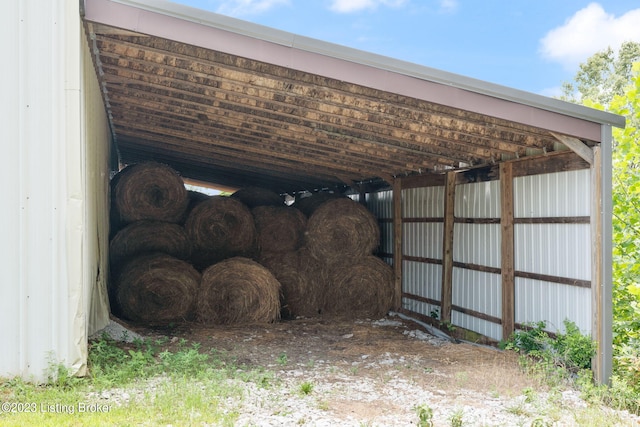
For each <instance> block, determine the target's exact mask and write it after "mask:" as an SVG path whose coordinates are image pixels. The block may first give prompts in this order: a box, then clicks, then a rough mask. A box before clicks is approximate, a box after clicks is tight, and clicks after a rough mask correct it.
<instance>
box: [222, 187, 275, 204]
mask: <svg viewBox="0 0 640 427" xmlns="http://www.w3.org/2000/svg"><path fill="white" fill-rule="evenodd" d="M231 197H233V198H234V199H238V200H240V201H241V202H242V203H244V204H245V205H247V207H249V209H253V208H255V207H256V206H283V205H284V198H283V197H282V196H280V195H279V194H278V193H276V192H274V191H271V190H267V189H266V188H259V187H245V188H241V189H239V190H238V191H236V192H235V193H233V194H232V195H231Z"/></svg>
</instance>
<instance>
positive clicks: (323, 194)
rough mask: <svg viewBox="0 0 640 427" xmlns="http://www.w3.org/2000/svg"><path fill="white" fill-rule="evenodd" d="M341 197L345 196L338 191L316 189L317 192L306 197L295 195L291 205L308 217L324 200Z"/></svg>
mask: <svg viewBox="0 0 640 427" xmlns="http://www.w3.org/2000/svg"><path fill="white" fill-rule="evenodd" d="M343 198H346V196H344V195H342V194H340V193H331V192H329V191H318V192H317V193H313V194H312V195H311V196H308V197H302V198H299V197H296V201H295V203H294V204H293V205H292V206H293V207H295V208H297V209H299V210H300V211H301V212H302V213H303V214H305V215H306V216H307V217H310V216H311V215H312V214H313V213H314V212H315V211H316V209H318V208H319V207H320V206H321V205H322V204H323V203H324V202H328V201H329V200H335V199H343Z"/></svg>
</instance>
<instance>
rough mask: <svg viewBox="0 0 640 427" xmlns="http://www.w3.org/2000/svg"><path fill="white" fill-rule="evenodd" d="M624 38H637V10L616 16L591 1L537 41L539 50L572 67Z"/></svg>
mask: <svg viewBox="0 0 640 427" xmlns="http://www.w3.org/2000/svg"><path fill="white" fill-rule="evenodd" d="M625 41H640V9H634V10H630V11H628V12H627V13H625V14H624V15H621V16H618V17H616V16H614V15H612V14H609V13H607V12H605V10H604V9H603V8H602V6H601V5H600V4H598V3H591V4H589V5H588V6H587V7H585V8H584V9H581V10H579V11H578V12H576V13H575V15H573V16H572V17H571V18H569V19H567V20H566V21H565V23H564V24H563V25H561V26H560V27H557V28H554V29H553V30H551V31H549V32H548V33H547V34H546V35H545V36H544V37H543V38H542V40H540V52H541V54H542V55H543V56H544V57H545V58H548V59H550V60H552V61H556V62H559V63H561V64H562V65H563V66H564V67H565V68H567V69H569V70H573V69H575V68H576V67H577V66H578V65H579V64H580V63H581V62H584V61H585V60H586V59H587V58H589V57H590V56H591V55H593V54H594V53H596V52H599V51H601V50H603V49H606V48H607V47H609V46H610V47H612V48H613V49H617V48H618V47H620V45H621V44H622V43H623V42H625Z"/></svg>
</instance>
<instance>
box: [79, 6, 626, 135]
mask: <svg viewBox="0 0 640 427" xmlns="http://www.w3.org/2000/svg"><path fill="white" fill-rule="evenodd" d="M87 1H91V0H81V10H84V7H83V6H84V3H86V2H87ZM110 1H112V2H115V3H121V4H123V5H128V6H131V7H136V8H139V9H144V10H147V11H150V12H155V13H159V14H162V15H167V16H171V17H174V18H179V19H183V20H186V21H190V22H194V23H197V24H200V25H204V26H208V27H212V28H215V29H218V30H223V31H229V32H232V33H235V34H238V35H241V36H246V37H251V38H255V39H258V40H262V41H266V42H269V43H275V44H279V45H283V46H287V47H291V48H294V49H298V50H301V51H306V52H310V53H314V54H320V55H324V56H328V57H332V58H335V59H338V60H344V61H349V62H353V63H357V64H361V65H366V66H370V67H373V68H377V69H381V70H385V71H389V72H393V73H397V74H402V75H406V76H409V77H413V78H416V79H420V80H426V81H430V82H433V83H437V84H441V85H444V86H450V87H454V88H457V89H462V90H466V91H469V92H473V93H477V94H479V95H485V96H489V97H493V98H497V99H502V100H505V101H510V102H514V103H518V104H523V105H526V106H530V107H534V108H539V109H541V110H546V111H550V112H553V113H558V114H563V115H567V116H570V117H574V118H577V119H582V120H586V121H590V122H595V123H600V124H602V125H610V126H615V127H620V128H624V127H625V117H624V116H620V115H617V114H613V113H609V112H606V111H601V110H596V109H594V108H590V107H585V106H583V105H579V104H573V103H570V102H566V101H562V100H559V99H555V98H549V97H546V96H543V95H538V94H535V93H532V92H527V91H524V90H520V89H515V88H510V87H507V86H503V85H499V84H496V83H491V82H488V81H484V80H479V79H475V78H472V77H467V76H464V75H461V74H456V73H452V72H448V71H444V70H439V69H436V68H431V67H428V66H424V65H420V64H416V63H412V62H408V61H403V60H400V59H395V58H392V57H388V56H384V55H380V54H376V53H373V52H367V51H364V50H360V49H355V48H351V47H348V46H343V45H339V44H335V43H331V42H326V41H322V40H318V39H314V38H310V37H306V36H302V35H297V34H294V33H290V32H287V31H283V30H278V29H275V28H271V27H267V26H264V25H260V24H255V23H252V22H249V21H244V20H241V19H237V18H233V17H229V16H225V15H221V14H218V13H214V12H209V11H206V10H201V9H197V8H193V7H190V6H185V5H181V4H177V3H173V2H171V1H167V0H110Z"/></svg>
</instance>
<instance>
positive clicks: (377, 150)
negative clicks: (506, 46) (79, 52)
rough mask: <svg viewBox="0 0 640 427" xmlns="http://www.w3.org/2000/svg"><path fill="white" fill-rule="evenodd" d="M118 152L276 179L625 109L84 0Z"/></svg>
mask: <svg viewBox="0 0 640 427" xmlns="http://www.w3.org/2000/svg"><path fill="white" fill-rule="evenodd" d="M83 14H84V20H85V24H86V29H87V33H88V36H89V41H90V43H91V45H92V46H91V49H92V52H93V53H94V55H95V58H94V62H95V66H96V70H97V74H98V78H99V79H100V82H101V85H102V88H103V96H104V99H105V105H106V108H107V111H108V113H109V116H110V123H111V127H112V132H113V135H114V138H115V140H116V141H117V144H118V147H119V150H120V153H121V155H122V158H123V160H124V161H125V162H135V161H139V160H144V159H154V160H158V161H163V162H165V163H168V164H170V165H172V166H173V167H175V168H176V169H177V170H179V171H180V172H181V173H182V174H183V175H184V176H185V177H188V178H192V179H198V180H205V181H208V182H212V183H218V184H221V185H228V186H235V187H241V186H248V185H260V186H265V187H269V188H272V189H274V190H277V191H296V190H303V189H316V188H321V187H332V186H340V185H348V186H349V185H353V184H354V183H358V182H362V181H368V180H376V179H382V180H385V181H387V182H390V181H391V180H393V177H395V176H398V175H409V174H416V173H423V172H429V171H441V170H445V169H450V168H458V167H461V166H465V167H468V166H475V165H486V164H493V163H496V162H499V161H503V160H508V159H513V158H517V157H523V156H530V155H536V154H539V153H541V152H549V151H554V150H557V149H559V147H561V146H562V144H560V143H559V139H558V138H557V137H556V136H554V134H557V135H563V136H567V137H570V138H571V140H572V141H578V143H582V144H584V145H585V146H586V147H589V146H593V145H596V144H598V143H600V142H601V141H600V138H601V135H602V132H601V127H602V125H611V126H618V127H622V126H624V118H623V117H621V116H617V115H614V114H610V113H606V112H602V111H598V110H594V109H590V108H586V107H583V106H580V105H575V104H570V103H566V102H563V101H559V100H556V99H551V98H547V97H543V96H539V95H535V94H531V93H527V92H523V91H519V90H515V89H510V88H506V87H503V86H499V85H495V84H491V83H487V82H482V81H479V80H475V79H471V78H467V77H463V76H459V75H455V74H451V73H447V72H443V71H439V70H435V69H432V68H428V67H423V66H419V65H416V64H411V63H408V62H404V61H399V60H396V59H392V58H388V57H383V56H380V55H376V54H372V53H367V52H363V51H359V50H356V49H351V48H347V47H344V46H338V45H335V44H331V43H326V42H322V41H318V40H314V39H310V38H307V37H302V36H299V35H295V34H291V33H287V32H283V31H279V30H274V29H271V28H267V27H264V26H260V25H256V24H252V23H248V22H245V21H240V20H237V19H233V18H229V17H225V16H222V15H218V14H214V13H210V12H206V11H202V10H197V9H193V8H190V7H186V6H182V5H177V4H174V3H170V2H166V1H159V0H154V1H150V0H84V7H83Z"/></svg>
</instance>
